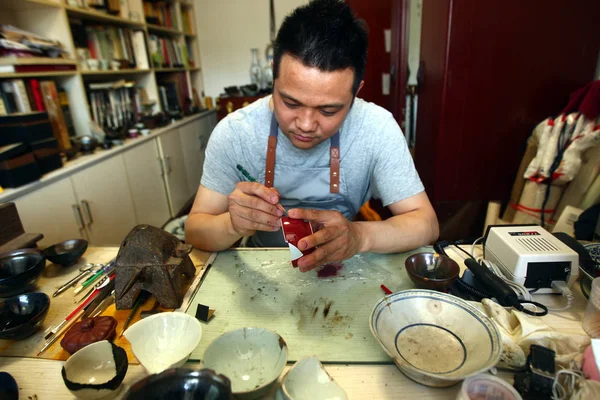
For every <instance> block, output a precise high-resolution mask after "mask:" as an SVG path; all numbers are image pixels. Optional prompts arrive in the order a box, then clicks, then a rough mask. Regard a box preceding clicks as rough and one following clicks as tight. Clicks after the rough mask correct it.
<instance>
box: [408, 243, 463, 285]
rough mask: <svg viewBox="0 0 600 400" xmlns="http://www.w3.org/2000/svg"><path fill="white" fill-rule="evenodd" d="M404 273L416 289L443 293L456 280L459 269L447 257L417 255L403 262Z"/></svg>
mask: <svg viewBox="0 0 600 400" xmlns="http://www.w3.org/2000/svg"><path fill="white" fill-rule="evenodd" d="M404 266H405V267H406V272H407V273H408V276H409V277H410V280H411V281H413V283H414V284H415V286H416V287H418V288H420V289H430V290H437V291H440V292H443V291H445V290H447V289H448V288H449V287H450V286H452V284H453V283H454V282H455V281H456V279H458V274H459V273H460V267H459V266H458V264H457V263H456V261H454V260H453V259H451V258H450V257H448V256H444V255H438V254H436V253H417V254H413V255H412V256H410V257H408V258H407V259H406V261H405V262H404Z"/></svg>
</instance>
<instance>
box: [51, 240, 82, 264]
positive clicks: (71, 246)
mask: <svg viewBox="0 0 600 400" xmlns="http://www.w3.org/2000/svg"><path fill="white" fill-rule="evenodd" d="M87 248H88V242H87V240H84V239H71V240H65V241H64V242H60V243H57V244H55V245H52V246H50V247H48V248H46V249H45V250H44V256H46V258H47V259H48V260H50V261H51V262H53V263H54V264H58V265H62V266H63V267H68V266H69V265H73V264H75V262H77V260H79V257H81V255H82V254H83V253H85V251H86V250H87Z"/></svg>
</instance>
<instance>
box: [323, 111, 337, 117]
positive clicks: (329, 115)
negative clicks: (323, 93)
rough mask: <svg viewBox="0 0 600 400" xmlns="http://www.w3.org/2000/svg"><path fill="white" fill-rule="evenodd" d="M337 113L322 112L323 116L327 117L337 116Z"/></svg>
mask: <svg viewBox="0 0 600 400" xmlns="http://www.w3.org/2000/svg"><path fill="white" fill-rule="evenodd" d="M336 112H337V111H325V110H321V114H323V115H324V116H326V117H331V116H333V115H335V113H336Z"/></svg>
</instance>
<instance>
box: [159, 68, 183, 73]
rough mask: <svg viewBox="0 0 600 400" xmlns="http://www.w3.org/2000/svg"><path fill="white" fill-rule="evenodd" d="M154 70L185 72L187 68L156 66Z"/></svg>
mask: <svg viewBox="0 0 600 400" xmlns="http://www.w3.org/2000/svg"><path fill="white" fill-rule="evenodd" d="M154 72H185V68H154Z"/></svg>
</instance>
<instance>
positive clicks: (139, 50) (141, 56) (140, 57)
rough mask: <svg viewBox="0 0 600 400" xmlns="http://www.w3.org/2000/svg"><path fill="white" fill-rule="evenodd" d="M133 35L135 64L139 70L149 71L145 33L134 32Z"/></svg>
mask: <svg viewBox="0 0 600 400" xmlns="http://www.w3.org/2000/svg"><path fill="white" fill-rule="evenodd" d="M131 35H132V40H131V41H132V45H133V54H134V56H135V57H134V59H135V64H136V66H137V68H139V69H148V68H149V65H148V54H147V52H146V42H145V40H144V32H143V31H134V32H132V33H131Z"/></svg>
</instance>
